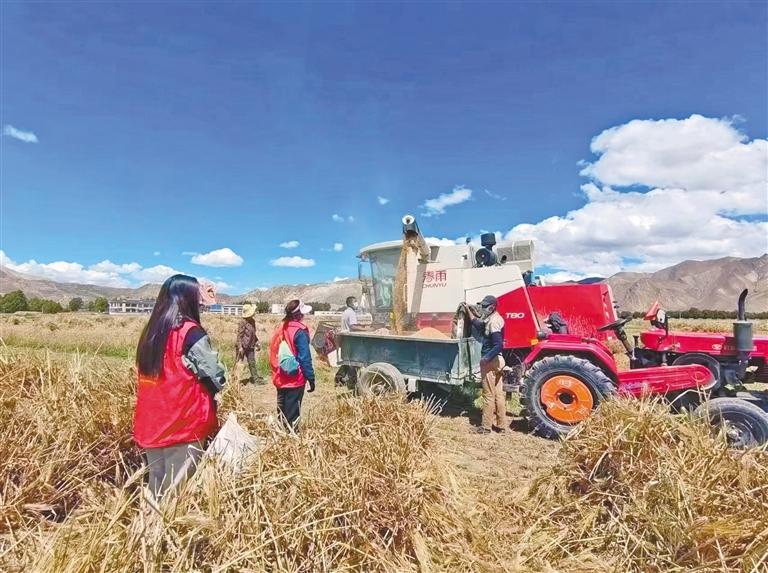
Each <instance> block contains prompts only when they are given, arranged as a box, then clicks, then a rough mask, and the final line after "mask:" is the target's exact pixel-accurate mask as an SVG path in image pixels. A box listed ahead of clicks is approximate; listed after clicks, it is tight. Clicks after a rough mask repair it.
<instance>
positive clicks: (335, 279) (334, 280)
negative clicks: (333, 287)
mask: <svg viewBox="0 0 768 573" xmlns="http://www.w3.org/2000/svg"><path fill="white" fill-rule="evenodd" d="M348 280H349V277H333V282H335V283H340V282H342V281H348Z"/></svg>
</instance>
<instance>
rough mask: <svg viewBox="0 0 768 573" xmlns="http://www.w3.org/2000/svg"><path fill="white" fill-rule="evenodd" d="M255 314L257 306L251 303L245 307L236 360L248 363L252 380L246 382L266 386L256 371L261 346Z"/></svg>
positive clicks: (238, 332) (236, 346)
mask: <svg viewBox="0 0 768 573" xmlns="http://www.w3.org/2000/svg"><path fill="white" fill-rule="evenodd" d="M255 314H256V305H254V304H250V303H248V304H244V305H243V320H242V321H240V326H239V327H238V329H237V342H236V344H235V353H236V356H235V360H236V361H237V362H239V361H241V360H245V361H247V362H248V370H249V371H250V373H251V378H250V379H249V380H246V382H253V383H256V384H266V381H265V380H264V379H263V378H262V377H261V376H259V373H258V371H257V370H256V352H258V351H259V350H261V345H260V344H259V339H258V337H257V336H256V321H255V320H254V318H253V315H255Z"/></svg>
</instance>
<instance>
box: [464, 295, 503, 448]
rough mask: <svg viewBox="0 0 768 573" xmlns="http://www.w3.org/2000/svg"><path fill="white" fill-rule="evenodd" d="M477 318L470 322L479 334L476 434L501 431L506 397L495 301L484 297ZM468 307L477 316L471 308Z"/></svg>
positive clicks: (500, 323)
mask: <svg viewBox="0 0 768 573" xmlns="http://www.w3.org/2000/svg"><path fill="white" fill-rule="evenodd" d="M479 306H480V316H479V318H477V319H475V320H473V321H472V323H473V326H474V327H475V328H477V329H478V330H481V331H482V332H483V347H482V358H480V375H481V376H482V383H483V421H482V426H480V427H479V428H478V430H477V431H478V433H480V434H490V433H491V431H493V432H503V431H504V428H505V427H506V425H507V421H506V420H507V395H506V393H505V392H504V366H505V365H506V364H505V362H504V357H503V356H502V354H501V351H502V348H503V347H504V319H503V318H502V317H501V315H500V314H499V313H498V312H497V311H496V307H497V306H498V301H497V300H496V297H495V296H491V295H488V296H486V297H485V298H484V299H483V300H482V301H480V304H479ZM468 308H469V309H470V310H471V311H472V312H473V314H475V316H477V314H476V313H475V311H474V309H472V307H469V306H468Z"/></svg>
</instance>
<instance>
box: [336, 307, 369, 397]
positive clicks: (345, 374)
mask: <svg viewBox="0 0 768 573" xmlns="http://www.w3.org/2000/svg"><path fill="white" fill-rule="evenodd" d="M346 304H347V308H345V309H344V312H343V313H341V328H340V329H339V331H340V332H364V331H366V330H368V329H367V328H365V327H364V326H360V325H359V324H358V323H357V308H358V304H357V299H356V298H355V297H354V296H348V297H347V300H346ZM335 381H336V385H337V386H348V385H354V384H355V383H356V382H357V373H356V371H355V369H354V368H352V367H351V366H346V365H342V366H341V367H339V369H338V371H337V372H336V376H335Z"/></svg>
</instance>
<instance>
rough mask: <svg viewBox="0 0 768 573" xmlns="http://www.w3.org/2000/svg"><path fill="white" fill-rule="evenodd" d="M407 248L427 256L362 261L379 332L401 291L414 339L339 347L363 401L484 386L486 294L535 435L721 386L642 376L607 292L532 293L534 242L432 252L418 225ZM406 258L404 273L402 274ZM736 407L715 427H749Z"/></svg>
mask: <svg viewBox="0 0 768 573" xmlns="http://www.w3.org/2000/svg"><path fill="white" fill-rule="evenodd" d="M403 236H404V238H405V239H406V240H408V241H409V244H411V245H413V244H414V241H415V242H416V244H417V245H418V248H403V243H402V242H391V243H382V244H378V245H373V246H371V247H368V248H367V249H364V250H363V251H362V252H361V258H362V260H363V262H370V263H371V266H372V269H371V276H372V279H371V280H370V282H369V283H368V284H365V285H364V292H365V293H366V294H367V295H369V296H370V298H372V299H373V300H372V301H368V308H369V309H370V311H371V314H372V315H373V318H374V324H376V325H378V326H386V325H387V323H388V318H389V316H390V313H391V311H392V301H393V298H394V297H393V288H394V285H395V284H403V285H404V293H403V295H404V297H403V298H405V303H406V304H405V306H406V308H407V316H406V320H405V322H406V323H407V324H410V325H411V326H412V327H413V329H414V330H415V332H406V333H401V334H393V333H390V332H386V333H380V332H377V333H366V332H351V333H343V334H341V335H340V336H339V343H340V347H341V348H340V357H339V358H340V361H339V362H340V364H342V365H344V366H347V367H349V368H350V369H352V371H354V372H355V375H354V376H350V378H349V381H354V382H355V384H356V386H357V389H358V391H360V392H362V393H379V392H387V391H400V392H416V391H419V390H420V389H422V388H425V387H426V386H428V385H439V386H441V387H443V388H445V387H450V386H455V385H462V384H465V383H476V382H477V381H478V380H479V358H480V344H479V341H478V339H477V336H476V335H475V334H474V333H473V332H472V329H471V327H470V321H469V320H467V319H468V317H467V316H465V315H464V313H465V311H464V310H462V309H466V305H467V304H474V303H476V302H477V301H478V300H480V299H481V298H482V297H483V296H485V295H486V294H492V295H494V296H496V297H497V299H498V311H499V313H500V314H501V316H502V317H503V318H504V322H505V328H504V351H503V352H504V358H505V361H506V363H507V366H508V368H507V375H506V380H505V387H506V388H507V390H508V391H519V392H520V394H521V403H522V404H523V407H524V410H523V414H524V416H525V417H526V419H527V420H528V423H529V426H530V428H531V430H532V431H534V432H535V433H537V434H540V435H543V436H547V437H555V436H559V435H563V434H565V433H567V432H569V431H570V430H571V429H573V427H574V426H575V425H576V424H578V423H579V422H581V421H583V420H585V419H586V418H587V417H588V416H589V415H590V414H591V412H592V411H593V410H594V409H595V408H596V407H597V406H598V404H599V403H600V402H601V401H602V400H603V399H605V398H606V397H607V396H610V395H612V394H625V395H631V396H641V395H663V396H664V397H665V399H668V400H669V401H670V402H671V403H678V404H682V403H683V402H685V405H686V406H688V407H690V406H691V404H695V403H696V398H694V397H695V396H699V395H701V394H702V392H701V390H702V389H707V388H711V387H712V386H713V385H714V384H716V381H715V379H714V377H713V374H712V369H711V368H710V367H709V365H708V364H701V363H697V362H688V363H678V364H668V363H667V362H660V363H658V364H643V363H642V362H641V360H639V359H638V358H637V356H636V353H635V349H634V348H633V347H632V346H631V345H630V343H629V341H628V340H627V335H626V333H625V332H624V326H625V325H626V323H627V322H629V320H630V319H617V318H616V316H615V310H614V307H613V304H612V301H611V298H610V289H609V288H608V287H607V286H606V285H563V286H558V285H556V286H552V287H547V286H537V285H535V284H534V282H533V281H532V280H531V278H532V266H533V256H532V255H533V253H532V251H533V244H532V242H530V241H528V242H522V243H523V244H522V245H521V244H519V243H521V242H518V243H515V244H512V245H508V246H501V247H500V248H499V249H498V250H497V251H494V250H493V247H494V245H495V238H493V237H492V236H484V237H483V248H481V249H477V250H474V248H473V247H471V246H470V245H466V246H464V245H462V246H448V247H442V246H441V247H438V246H434V245H432V246H429V245H427V244H426V242H425V241H424V240H423V239H422V238H421V235H420V232H419V229H418V226H417V225H416V222H415V220H414V219H413V217H410V216H406V217H405V218H403ZM401 249H402V253H403V254H402V256H405V257H406V261H405V264H404V265H401V264H398V260H399V258H400V256H401ZM398 267H399V268H401V269H402V268H405V272H406V276H405V280H404V281H403V280H402V277H396V269H397V268H398ZM547 289H549V290H547ZM549 293H551V295H550V294H549ZM364 298H365V297H364ZM534 301H537V303H538V305H539V309H538V310H537V308H536V305H535V304H534ZM547 305H549V306H548V308H547V310H549V311H553V310H554V309H555V308H556V310H557V312H551V313H549V314H548V315H546V316H547V318H546V319H545V320H542V319H541V315H542V314H545V312H546V311H545V310H544V307H545V306H547ZM457 308H458V309H459V310H456V309H457ZM607 318H610V320H607ZM425 327H431V328H430V329H428V330H429V331H431V332H427V331H426V330H423V329H425ZM432 329H438V330H442V332H444V333H446V336H445V338H444V339H440V338H435V337H434V336H432V335H431V334H432V333H433V332H434V331H433V330H432ZM609 335H610V337H616V338H618V340H620V341H621V342H622V344H624V347H625V349H626V351H627V354H628V355H629V356H630V357H631V359H632V368H631V369H630V370H619V368H618V367H617V365H616V360H615V359H614V356H613V354H612V352H611V350H610V349H609V348H608V346H607V345H606V338H608V337H609ZM737 401H738V400H731V401H729V402H728V403H721V406H722V407H720V408H719V409H718V412H719V414H718V416H719V417H717V418H716V419H715V421H717V422H729V421H730V420H734V421H735V423H741V422H742V421H743V420H742V419H743V408H740V406H741V405H742V404H741V403H739V404H737V406H739V407H734V405H733V403H735V402H737ZM766 419H768V417H767V418H766ZM753 426H754V424H753V425H752V426H750V427H753ZM729 435H730V434H729ZM763 441H768V432H766V433H765V434H761V433H760V432H759V431H755V432H753V433H752V434H749V435H741V436H736V438H734V443H735V445H750V444H752V443H753V442H757V443H762V442H763Z"/></svg>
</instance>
